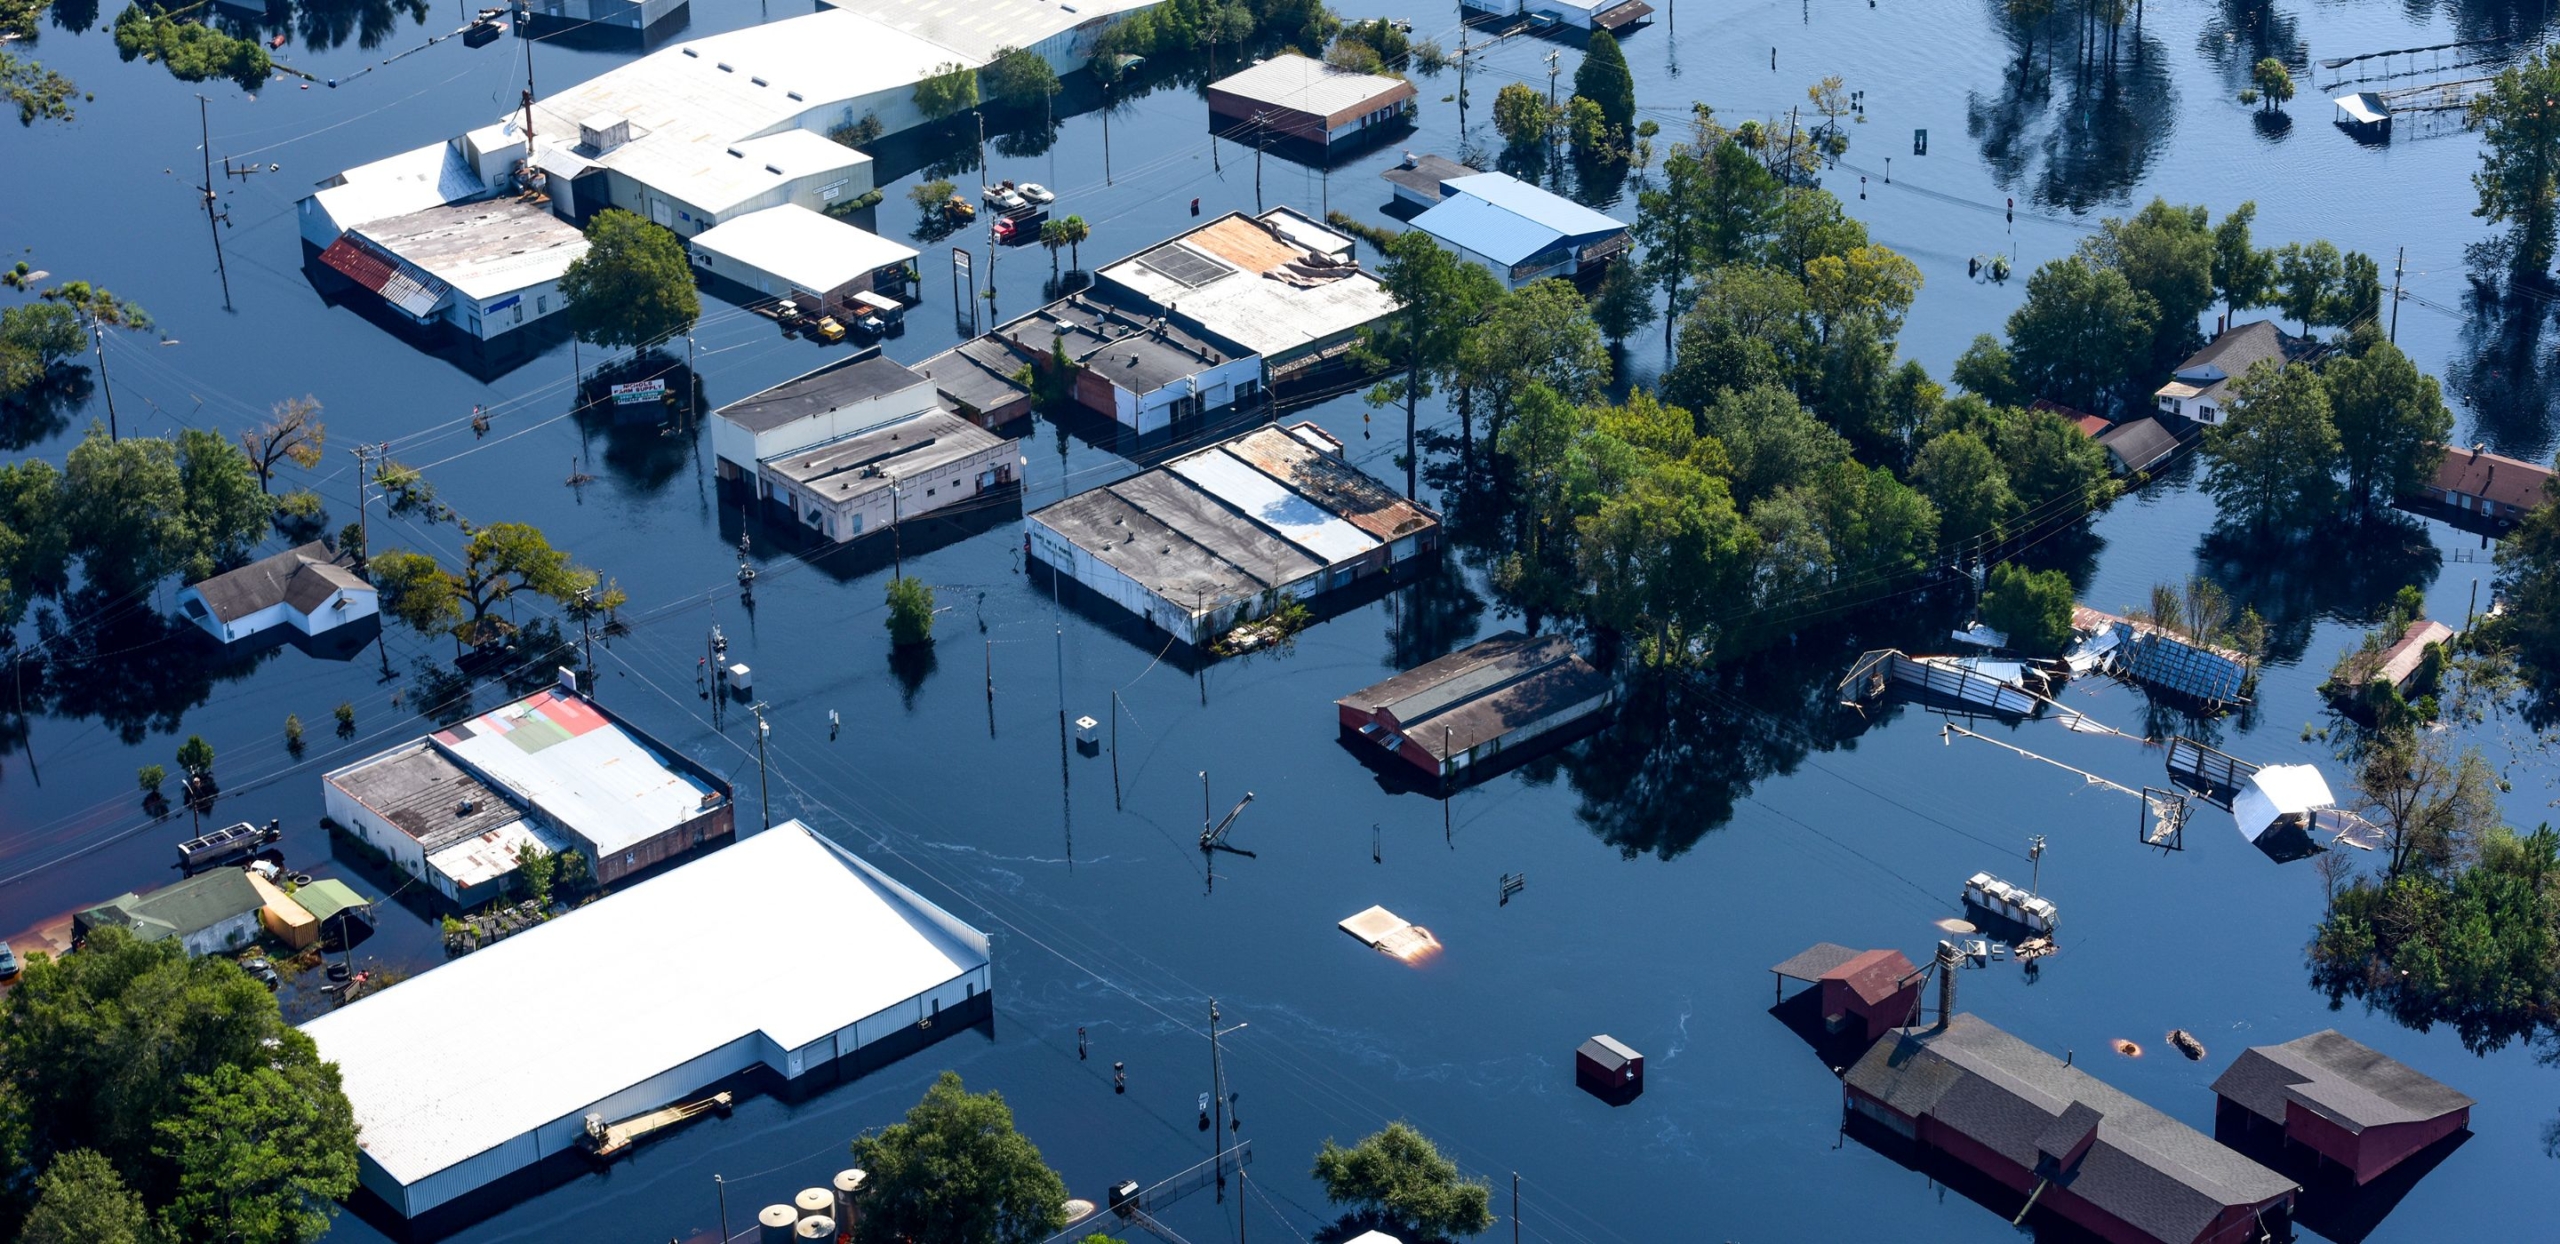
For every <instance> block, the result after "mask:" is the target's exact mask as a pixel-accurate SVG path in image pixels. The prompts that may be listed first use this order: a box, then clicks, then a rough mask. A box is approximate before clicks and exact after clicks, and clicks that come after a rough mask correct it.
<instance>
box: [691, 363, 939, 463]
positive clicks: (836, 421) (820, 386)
mask: <svg viewBox="0 0 2560 1244" xmlns="http://www.w3.org/2000/svg"><path fill="white" fill-rule="evenodd" d="M940 408H941V400H940V399H939V398H938V397H937V396H935V393H934V388H933V382H932V381H931V380H928V379H926V378H925V377H923V376H919V375H917V374H916V373H914V372H912V371H909V370H907V369H906V368H904V367H901V366H899V365H898V364H896V363H894V362H891V361H890V360H889V359H887V358H885V357H883V356H882V355H881V354H880V352H879V351H878V350H876V349H875V350H872V351H870V352H867V353H863V354H857V355H854V356H853V357H851V358H846V359H840V360H837V361H836V362H833V363H829V364H827V365H826V366H824V367H821V368H819V369H817V370H816V371H813V372H809V373H807V374H805V375H801V376H796V377H794V378H792V379H789V380H785V381H783V382H782V383H781V384H778V385H775V386H773V387H772V388H770V389H766V390H764V391H762V392H760V393H751V394H748V395H747V396H745V397H742V398H739V399H738V400H737V401H734V402H731V403H729V404H728V405H726V406H723V407H721V408H720V409H718V410H716V411H713V412H712V413H711V452H712V455H713V456H714V457H715V458H716V459H718V461H719V468H718V469H719V475H720V478H722V479H724V480H734V479H754V478H755V477H756V469H757V464H758V463H761V462H763V461H765V460H766V459H768V458H778V457H781V456H782V455H784V454H790V453H797V452H799V451H801V450H803V449H807V448H809V447H810V446H812V445H817V444H821V443H823V442H827V441H832V440H837V439H840V438H842V437H847V436H851V435H853V434H855V433H857V432H867V431H869V430H871V429H873V428H877V427H881V426H884V425H886V424H890V423H895V422H897V421H898V420H901V419H905V418H909V417H911V416H915V415H920V414H923V413H924V412H926V411H929V410H937V409H940Z"/></svg>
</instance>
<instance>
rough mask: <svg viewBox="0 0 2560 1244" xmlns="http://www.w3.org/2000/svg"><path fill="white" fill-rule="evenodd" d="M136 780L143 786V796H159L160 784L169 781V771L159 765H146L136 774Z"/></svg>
mask: <svg viewBox="0 0 2560 1244" xmlns="http://www.w3.org/2000/svg"><path fill="white" fill-rule="evenodd" d="M134 780H135V781H136V782H138V783H140V784H141V786H142V793H143V794H146V795H157V794H159V793H160V784H161V783H162V782H166V781H168V780H169V771H168V770H167V769H164V768H161V767H160V766H158V765H144V766H142V768H140V769H138V770H136V771H135V772H134Z"/></svg>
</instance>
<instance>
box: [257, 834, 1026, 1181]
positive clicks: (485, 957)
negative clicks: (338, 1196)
mask: <svg viewBox="0 0 2560 1244" xmlns="http://www.w3.org/2000/svg"><path fill="white" fill-rule="evenodd" d="M992 985H993V981H992V978H991V976H990V972H989V964H988V944H987V938H986V935H985V934H983V933H980V932H979V931H977V930H976V929H973V928H970V927H969V926H968V925H966V924H963V923H961V922H960V921H959V920H957V919H955V918H953V917H952V916H951V915H950V914H949V913H947V912H945V911H943V910H942V909H941V908H939V907H937V906H935V905H934V904H932V903H930V902H928V901H926V900H925V899H923V898H922V897H920V896H918V895H917V894H916V893H915V892H914V891H913V890H910V889H908V888H907V887H905V886H903V885H900V884H899V883H898V882H896V881H894V880H892V879H890V877H889V876H888V875H887V874H885V873H883V872H881V871H880V870H879V869H877V868H875V867H873V866H872V865H870V864H869V863H867V862H865V861H863V860H862V859H860V858H858V857H856V856H854V855H853V854H851V853H850V852H847V851H845V850H844V849H843V848H841V847H838V846H836V845H835V844H834V843H831V842H829V841H827V840H826V839H824V838H822V837H819V836H818V835H817V834H816V833H815V832H813V831H811V830H810V829H809V828H808V827H807V826H805V825H802V824H801V823H800V822H798V821H787V822H784V823H783V824H780V825H777V826H775V827H773V828H772V829H770V830H767V831H765V832H764V833H761V834H757V835H755V836H754V837H751V838H748V839H746V840H745V841H743V842H740V843H738V844H737V845H735V846H732V847H729V848H727V849H725V850H721V851H716V852H713V853H711V854H709V855H706V856H704V857H703V858H701V859H698V860H695V861H693V862H691V863H689V864H686V865H685V866H684V867H682V868H679V869H676V870H675V871H673V872H670V873H667V874H666V875H664V876H660V877H655V878H652V879H650V880H648V881H644V882H642V883H640V884H638V885H634V886H632V887H630V888H628V889H625V890H622V891H620V892H618V893H614V894H611V895H608V896H606V897H605V898H602V899H599V900H597V901H596V902H593V903H590V904H588V905H586V906H584V907H580V908H578V909H577V910H575V911H572V912H569V913H568V914H566V915H563V916H560V917H558V918H557V919H554V920H551V921H548V922H546V923H543V924H540V925H536V926H535V927H533V928H531V929H529V930H526V931H525V932H523V933H519V934H517V935H515V936H514V937H510V938H508V939H506V940H504V941H501V942H498V943H496V944H494V945H490V946H487V947H484V948H482V949H480V950H478V951H475V952H473V953H471V954H469V955H467V956H464V957H462V958H460V959H456V960H453V961H452V962H450V963H447V964H445V965H443V966H441V967H438V968H435V969H434V970H432V971H428V972H424V973H421V974H420V975H418V976H416V977H414V978H412V979H410V980H408V981H406V982H404V983H402V984H401V985H400V987H399V988H396V989H389V990H385V991H383V992H381V993H378V994H373V995H370V996H368V997H365V998H364V999H362V1000H360V1001H358V1002H355V1003H352V1004H350V1005H348V1006H346V1007H343V1008H341V1009H339V1010H336V1011H332V1012H330V1013H328V1014H326V1015H323V1016H321V1017H320V1018H318V1019H315V1020H312V1021H311V1022H310V1023H307V1024H305V1025H303V1031H304V1032H306V1033H308V1034H309V1035H310V1037H311V1039H312V1040H313V1042H315V1043H316V1044H317V1045H318V1046H319V1049H320V1056H321V1057H322V1058H324V1059H326V1060H328V1061H329V1062H331V1063H334V1064H336V1065H337V1067H338V1071H339V1074H340V1076H341V1077H342V1079H343V1081H344V1084H345V1088H346V1094H347V1101H348V1103H349V1104H350V1105H352V1106H353V1107H354V1111H355V1121H356V1124H357V1126H358V1128H360V1129H361V1135H362V1136H363V1138H364V1140H363V1144H362V1146H361V1150H360V1152H359V1153H358V1155H357V1159H356V1161H357V1172H358V1176H359V1179H360V1181H361V1183H362V1185H363V1187H364V1189H365V1190H366V1191H368V1192H370V1193H372V1194H373V1195H374V1196H377V1197H379V1198H381V1199H382V1201H383V1202H384V1203H385V1204H387V1205H388V1206H389V1207H390V1209H391V1210H392V1211H393V1212H395V1213H398V1214H400V1215H402V1216H404V1217H409V1218H415V1217H417V1216H418V1215H420V1214H424V1213H426V1212H427V1211H429V1210H432V1209H435V1208H436V1207H438V1206H442V1205H445V1204H447V1203H449V1202H452V1201H454V1200H455V1198H457V1197H461V1196H463V1195H465V1194H466V1193H469V1192H472V1191H473V1190H475V1189H479V1188H482V1187H484V1186H486V1185H488V1184H490V1183H493V1182H495V1181H497V1180H499V1179H501V1178H503V1177H505V1176H507V1175H510V1174H512V1173H514V1172H517V1171H521V1170H524V1169H526V1168H529V1167H532V1166H534V1165H535V1164H537V1163H539V1162H542V1161H543V1160H544V1159H547V1158H551V1157H553V1156H555V1155H559V1154H564V1153H570V1152H574V1151H575V1149H576V1144H577V1140H578V1138H579V1137H580V1136H582V1135H584V1134H585V1131H586V1118H587V1116H588V1115H589V1114H591V1113H592V1114H597V1115H601V1116H603V1117H604V1118H605V1119H606V1120H608V1121H612V1120H619V1119H623V1118H627V1117H629V1116H631V1115H634V1114H638V1113H641V1112H644V1111H648V1110H653V1109H656V1108H658V1107H661V1106H665V1105H667V1104H669V1103H671V1102H675V1101H678V1100H680V1099H683V1098H685V1097H687V1096H688V1095H691V1094H694V1093H696V1092H699V1091H700V1090H702V1089H705V1088H707V1087H709V1086H710V1085H713V1084H715V1083H719V1082H721V1081H724V1080H729V1079H731V1078H732V1077H738V1076H741V1075H750V1076H753V1077H756V1078H765V1077H766V1075H767V1073H770V1076H771V1077H773V1078H778V1079H780V1080H782V1081H784V1082H795V1081H803V1080H805V1079H807V1078H809V1077H811V1076H814V1075H816V1074H818V1073H820V1072H822V1071H825V1070H828V1069H830V1068H832V1069H833V1070H834V1071H835V1072H836V1073H837V1074H838V1075H847V1074H854V1073H858V1072H860V1071H863V1070H867V1069H869V1068H871V1067H875V1066H880V1065H883V1064H885V1063H886V1062H887V1061H888V1060H890V1059H893V1058H897V1057H900V1056H902V1055H904V1054H905V1053H907V1052H909V1051H912V1050H914V1049H916V1048H920V1047H921V1046H922V1045H924V1044H926V1043H928V1042H931V1041H933V1040H935V1039H937V1038H940V1037H943V1036H946V1035H949V1034H950V1033H953V1032H956V1031H960V1030H962V1029H964V1028H966V1027H968V1026H969V1025H970V1024H973V1023H976V1022H978V1021H979V1020H980V1019H982V1018H984V1017H985V1016H986V1015H988V1014H990V1013H991V1012H992V1002H993V999H992V995H991V994H990V992H989V991H990V989H991V988H992ZM759 1068H761V1069H763V1070H762V1071H759V1070H758V1069H759Z"/></svg>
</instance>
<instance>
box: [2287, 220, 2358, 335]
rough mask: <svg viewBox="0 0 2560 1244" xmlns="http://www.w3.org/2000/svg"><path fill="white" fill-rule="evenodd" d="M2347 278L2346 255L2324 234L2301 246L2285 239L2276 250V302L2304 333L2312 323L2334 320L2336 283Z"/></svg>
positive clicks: (2337, 299)
mask: <svg viewBox="0 0 2560 1244" xmlns="http://www.w3.org/2000/svg"><path fill="white" fill-rule="evenodd" d="M2345 278H2346V258H2345V256H2343V255H2340V254H2339V253H2338V248H2337V247H2336V246H2334V245H2332V244H2330V242H2329V241H2328V239H2326V238H2323V239H2321V240H2319V241H2316V242H2313V243H2312V244H2311V245H2309V246H2304V245H2303V244H2301V243H2299V242H2287V243H2285V246H2284V249H2283V250H2280V251H2277V252H2276V305H2277V306H2278V307H2280V308H2282V309H2283V311H2284V313H2285V314H2286V315H2289V316H2292V317H2293V318H2294V319H2295V320H2297V321H2299V322H2300V323H2301V325H2302V331H2303V333H2304V334H2305V335H2306V336H2307V335H2309V334H2310V332H2311V326H2312V325H2314V324H2335V323H2338V322H2339V321H2338V320H2336V319H2335V318H2332V313H2333V311H2334V310H2335V309H2336V307H2337V306H2338V303H2339V297H2338V287H2339V285H2340V283H2341V282H2343V281H2344V280H2345Z"/></svg>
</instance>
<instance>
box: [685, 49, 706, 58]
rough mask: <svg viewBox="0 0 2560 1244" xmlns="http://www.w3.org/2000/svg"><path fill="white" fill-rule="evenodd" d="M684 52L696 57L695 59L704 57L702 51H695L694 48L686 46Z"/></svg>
mask: <svg viewBox="0 0 2560 1244" xmlns="http://www.w3.org/2000/svg"><path fill="white" fill-rule="evenodd" d="M684 54H685V55H687V56H690V57H692V58H694V59H695V60H700V59H702V53H700V52H697V51H694V50H693V49H692V48H686V49H685V50H684Z"/></svg>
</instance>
